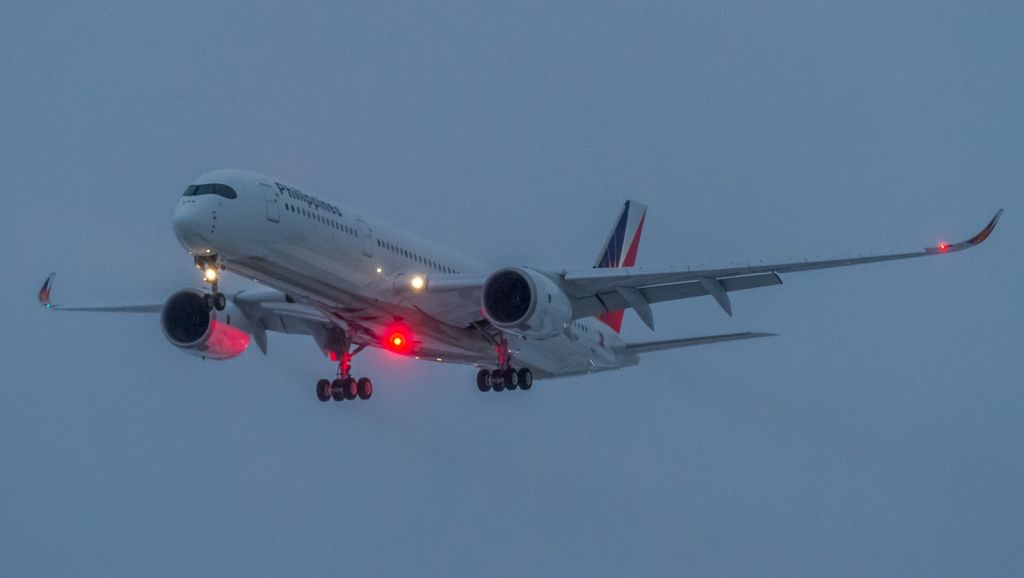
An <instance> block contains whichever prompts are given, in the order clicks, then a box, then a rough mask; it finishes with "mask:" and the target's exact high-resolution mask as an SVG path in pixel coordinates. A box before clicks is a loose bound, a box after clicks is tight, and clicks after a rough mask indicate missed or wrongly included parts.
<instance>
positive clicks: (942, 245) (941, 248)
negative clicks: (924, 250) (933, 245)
mask: <svg viewBox="0 0 1024 578" xmlns="http://www.w3.org/2000/svg"><path fill="white" fill-rule="evenodd" d="M948 250H949V245H947V244H946V243H939V252H940V253H945V252H946V251H948Z"/></svg>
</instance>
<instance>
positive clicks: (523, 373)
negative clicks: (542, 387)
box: [476, 367, 533, 391]
mask: <svg viewBox="0 0 1024 578" xmlns="http://www.w3.org/2000/svg"><path fill="white" fill-rule="evenodd" d="M476 386H477V388H479V389H480V391H492V390H493V391H505V390H508V391H513V390H516V389H521V390H523V391H526V390H528V389H530V388H531V387H533V372H532V371H530V369H529V368H526V367H523V368H520V369H515V368H513V367H509V368H506V369H495V370H492V371H487V370H486V369H481V370H480V371H479V372H477V374H476Z"/></svg>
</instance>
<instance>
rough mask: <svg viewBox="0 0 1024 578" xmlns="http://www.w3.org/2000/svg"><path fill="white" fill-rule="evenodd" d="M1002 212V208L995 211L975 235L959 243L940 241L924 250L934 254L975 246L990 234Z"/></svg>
mask: <svg viewBox="0 0 1024 578" xmlns="http://www.w3.org/2000/svg"><path fill="white" fill-rule="evenodd" d="M1002 214H1003V210H1002V209H999V210H998V211H997V212H996V216H994V217H992V220H991V221H989V222H988V224H987V225H985V228H984V229H982V230H981V232H980V233H978V234H977V235H975V236H973V237H971V238H970V239H968V240H966V241H962V242H960V243H954V244H947V243H942V244H941V245H939V246H938V247H928V248H926V249H925V252H926V253H931V254H935V253H953V252H955V251H963V250H964V249H970V248H971V247H976V246H978V245H980V244H982V243H984V242H985V239H988V236H989V235H991V234H992V231H994V230H995V228H996V224H997V223H999V217H1001V216H1002Z"/></svg>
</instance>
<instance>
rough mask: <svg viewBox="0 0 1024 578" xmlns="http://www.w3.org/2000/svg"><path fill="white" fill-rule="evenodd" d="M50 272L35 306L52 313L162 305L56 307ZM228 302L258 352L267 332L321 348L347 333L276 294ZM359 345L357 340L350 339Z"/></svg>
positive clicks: (239, 296)
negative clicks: (336, 333) (244, 321)
mask: <svg viewBox="0 0 1024 578" xmlns="http://www.w3.org/2000/svg"><path fill="white" fill-rule="evenodd" d="M55 277H56V274H54V273H51V274H50V276H49V277H47V278H46V281H45V282H44V283H43V286H42V287H41V288H40V289H39V303H40V304H41V305H43V306H44V307H46V308H47V309H51V310H54V311H90V312H98V313H160V311H161V310H163V303H143V304H110V305H57V304H54V303H52V302H51V299H50V298H51V294H52V292H53V280H54V278H55ZM229 302H230V303H231V304H232V305H233V306H235V307H238V309H239V310H240V311H241V312H242V313H243V314H244V315H245V316H246V317H248V318H249V319H250V320H253V321H256V322H257V323H254V325H255V326H256V327H259V329H258V330H257V331H256V332H255V333H254V334H253V338H254V339H255V341H256V344H257V345H258V346H259V348H260V350H261V351H262V352H263V353H264V354H266V352H267V337H266V335H267V331H273V332H277V333H286V334H300V335H311V336H312V337H313V338H314V340H316V341H317V343H318V344H320V345H321V349H323V343H324V342H326V340H327V338H328V337H327V332H328V331H329V330H330V329H331V328H334V327H339V328H342V329H344V330H345V331H349V329H350V327H349V325H348V324H347V323H346V322H345V321H344V320H343V319H340V318H338V317H336V316H334V315H331V314H330V313H329V312H328V311H324V310H322V309H319V308H317V307H314V306H312V305H306V304H302V303H294V302H292V301H291V300H289V299H288V297H287V296H286V295H285V294H284V293H281V292H280V291H257V292H248V291H240V292H238V293H236V294H235V295H233V296H231V297H229ZM354 341H355V342H356V344H357V345H358V344H362V341H360V340H354Z"/></svg>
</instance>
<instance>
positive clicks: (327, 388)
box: [316, 379, 331, 401]
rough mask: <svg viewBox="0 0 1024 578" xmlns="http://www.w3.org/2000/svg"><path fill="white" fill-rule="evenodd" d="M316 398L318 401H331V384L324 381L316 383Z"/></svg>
mask: <svg viewBox="0 0 1024 578" xmlns="http://www.w3.org/2000/svg"><path fill="white" fill-rule="evenodd" d="M316 398H317V399H319V400H320V401H330V400H331V382H329V381H327V380H326V379H321V380H320V381H318V382H316Z"/></svg>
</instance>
